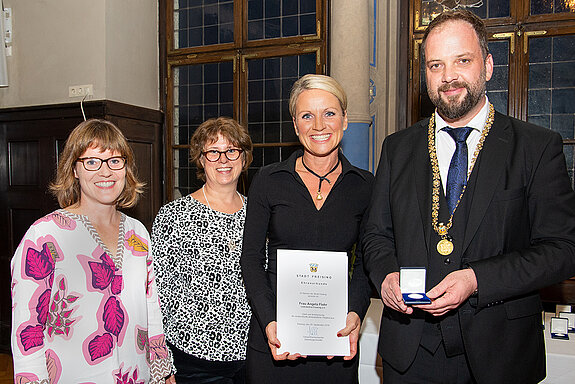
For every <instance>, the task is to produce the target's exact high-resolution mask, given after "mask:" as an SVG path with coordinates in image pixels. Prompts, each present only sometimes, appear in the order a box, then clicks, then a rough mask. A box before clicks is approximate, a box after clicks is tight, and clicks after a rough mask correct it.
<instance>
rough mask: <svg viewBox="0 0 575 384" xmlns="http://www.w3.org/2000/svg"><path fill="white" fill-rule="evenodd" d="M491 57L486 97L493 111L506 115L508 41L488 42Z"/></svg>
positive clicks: (507, 97) (507, 98)
mask: <svg viewBox="0 0 575 384" xmlns="http://www.w3.org/2000/svg"><path fill="white" fill-rule="evenodd" d="M489 52H490V53H491V55H492V56H493V64H494V66H493V75H492V76H491V80H490V81H488V82H487V97H489V101H490V102H491V103H492V104H493V106H494V107H495V109H496V110H497V111H499V112H501V113H504V114H507V111H508V104H509V102H508V100H509V41H508V40H500V41H490V42H489Z"/></svg>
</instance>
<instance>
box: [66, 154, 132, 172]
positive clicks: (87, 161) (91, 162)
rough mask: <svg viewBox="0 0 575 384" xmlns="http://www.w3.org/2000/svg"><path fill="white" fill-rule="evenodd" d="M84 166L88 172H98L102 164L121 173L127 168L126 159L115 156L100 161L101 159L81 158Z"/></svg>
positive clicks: (79, 159)
mask: <svg viewBox="0 0 575 384" xmlns="http://www.w3.org/2000/svg"><path fill="white" fill-rule="evenodd" d="M76 161H79V162H80V163H82V165H83V166H84V169H85V170H86V171H97V170H99V169H100V168H102V164H103V163H106V164H108V168H110V169H111V170H113V171H119V170H120V169H123V168H124V167H125V166H126V158H125V157H124V156H113V157H109V158H107V159H100V158H99V157H80V158H78V160H76Z"/></svg>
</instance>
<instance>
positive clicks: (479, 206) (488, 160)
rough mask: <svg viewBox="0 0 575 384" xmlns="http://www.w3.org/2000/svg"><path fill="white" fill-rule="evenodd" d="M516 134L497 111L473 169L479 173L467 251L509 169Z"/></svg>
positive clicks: (473, 198) (466, 231)
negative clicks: (507, 167) (507, 165)
mask: <svg viewBox="0 0 575 384" xmlns="http://www.w3.org/2000/svg"><path fill="white" fill-rule="evenodd" d="M512 135H513V132H512V130H511V125H510V123H509V118H508V117H507V116H505V115H502V114H500V113H498V112H496V113H495V121H494V122H493V126H492V127H491V130H490V131H489V135H487V138H486V139H485V143H484V144H483V149H482V150H481V153H480V154H479V159H478V162H477V164H476V165H475V167H474V169H473V172H478V174H477V178H476V185H475V187H474V192H473V197H472V201H471V208H470V211H469V217H468V219H467V225H466V228H465V237H464V243H463V251H465V250H466V249H467V247H468V246H469V244H470V243H471V239H473V237H474V235H475V232H476V231H477V229H478V228H479V225H480V224H481V221H482V220H483V216H484V215H485V212H486V211H487V208H488V207H489V204H490V203H491V200H492V199H493V194H494V193H495V188H496V187H497V185H498V184H499V179H500V178H501V176H502V175H503V174H504V172H505V163H506V159H507V157H508V156H509V152H510V149H511V143H512Z"/></svg>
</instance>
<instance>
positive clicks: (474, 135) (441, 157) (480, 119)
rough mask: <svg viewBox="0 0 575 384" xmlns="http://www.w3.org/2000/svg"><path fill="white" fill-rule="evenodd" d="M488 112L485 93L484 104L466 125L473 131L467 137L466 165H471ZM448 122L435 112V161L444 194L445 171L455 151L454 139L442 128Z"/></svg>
mask: <svg viewBox="0 0 575 384" xmlns="http://www.w3.org/2000/svg"><path fill="white" fill-rule="evenodd" d="M488 113H489V99H488V98H487V95H486V96H485V104H484V105H483V108H481V110H480V111H479V112H477V115H475V117H473V119H471V121H470V122H469V123H468V124H467V125H466V126H467V127H470V128H473V131H471V133H470V134H469V136H468V137H467V165H468V167H470V166H471V160H472V159H473V153H474V152H475V149H476V148H477V144H478V143H479V139H480V138H481V131H483V127H484V126H485V122H486V121H487V115H488ZM448 126H449V124H447V122H445V120H443V118H442V117H441V116H439V114H438V113H437V112H435V150H436V152H437V161H438V163H439V173H440V175H441V185H442V186H443V193H444V194H445V189H446V186H447V173H448V172H449V164H450V163H451V157H453V153H454V152H455V141H454V140H453V138H452V137H451V136H450V135H449V133H447V132H445V131H444V130H443V128H445V127H448Z"/></svg>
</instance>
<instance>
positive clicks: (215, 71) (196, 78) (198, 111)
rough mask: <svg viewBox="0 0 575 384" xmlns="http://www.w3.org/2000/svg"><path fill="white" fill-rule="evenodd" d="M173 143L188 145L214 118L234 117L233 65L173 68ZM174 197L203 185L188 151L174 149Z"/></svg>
mask: <svg viewBox="0 0 575 384" xmlns="http://www.w3.org/2000/svg"><path fill="white" fill-rule="evenodd" d="M173 77H174V92H173V94H174V114H173V140H174V144H175V145H188V144H189V143H190V138H191V137H192V135H193V133H194V131H195V130H196V128H197V127H198V126H199V125H200V124H201V123H202V122H204V121H205V120H207V119H209V118H212V117H219V116H228V117H233V112H234V109H233V102H234V100H233V64H232V62H229V61H228V62H221V63H212V64H196V65H184V66H179V67H176V68H174V71H173ZM173 156H174V157H173V161H174V185H175V186H176V190H175V191H174V197H179V196H183V195H186V194H188V193H191V192H193V191H194V190H196V189H197V188H198V187H199V185H200V182H199V180H197V179H196V169H195V167H194V166H193V164H190V163H189V161H188V160H189V153H188V150H187V149H175V150H174V151H173Z"/></svg>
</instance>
